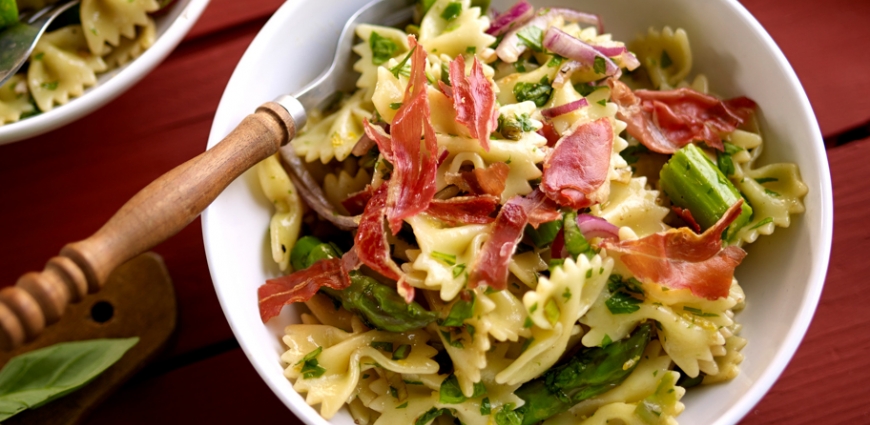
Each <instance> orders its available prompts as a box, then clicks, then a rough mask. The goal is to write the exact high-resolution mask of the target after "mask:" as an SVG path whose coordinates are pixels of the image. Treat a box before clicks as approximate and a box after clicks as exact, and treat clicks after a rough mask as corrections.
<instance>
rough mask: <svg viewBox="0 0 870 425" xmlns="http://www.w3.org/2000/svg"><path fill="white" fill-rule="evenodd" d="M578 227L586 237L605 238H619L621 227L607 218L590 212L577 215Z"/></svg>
mask: <svg viewBox="0 0 870 425" xmlns="http://www.w3.org/2000/svg"><path fill="white" fill-rule="evenodd" d="M577 227H579V228H580V233H583V237H584V238H586V239H592V238H604V239H614V240H616V241H618V240H619V228H618V227H616V225H614V224H611V223H609V222H608V221H607V220H605V219H603V218H601V217H596V216H594V215H590V214H579V215H577Z"/></svg>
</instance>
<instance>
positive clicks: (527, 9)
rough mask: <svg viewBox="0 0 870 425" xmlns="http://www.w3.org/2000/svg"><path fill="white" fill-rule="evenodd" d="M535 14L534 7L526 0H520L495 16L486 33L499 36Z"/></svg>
mask: <svg viewBox="0 0 870 425" xmlns="http://www.w3.org/2000/svg"><path fill="white" fill-rule="evenodd" d="M534 15H535V8H534V7H532V5H531V4H529V2H527V1H526V0H520V1H519V2H517V4H515V5H513V7H511V8H510V9H508V10H507V11H506V12H505V13H502V14H500V15H498V16H496V17H495V18H494V19H493V20H492V24H491V25H490V26H489V28H488V29H487V30H486V33H487V34H489V35H492V36H496V37H498V36H500V35H502V34H504V33H506V32H508V31H510V30H512V29H514V28H516V27H517V26H519V25H522V24H524V23H526V21H528V20H529V19H532V16H534Z"/></svg>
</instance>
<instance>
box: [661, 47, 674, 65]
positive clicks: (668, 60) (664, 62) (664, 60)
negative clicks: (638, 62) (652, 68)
mask: <svg viewBox="0 0 870 425" xmlns="http://www.w3.org/2000/svg"><path fill="white" fill-rule="evenodd" d="M661 64H662V68H670V66H671V65H673V64H674V61H672V60H671V56H670V55H669V54H668V51H667V50H662V58H661Z"/></svg>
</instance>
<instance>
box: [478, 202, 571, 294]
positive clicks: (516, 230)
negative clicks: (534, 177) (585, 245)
mask: <svg viewBox="0 0 870 425" xmlns="http://www.w3.org/2000/svg"><path fill="white" fill-rule="evenodd" d="M547 201H548V200H547V197H546V196H544V195H543V194H541V193H540V192H539V191H538V190H535V191H533V192H532V193H531V194H529V195H528V196H526V197H521V196H515V197H513V198H511V199H510V200H509V201H508V202H507V204H505V205H504V206H502V207H501V211H499V213H498V216H497V217H496V219H495V223H494V225H493V228H492V231H491V233H490V236H489V239H487V240H486V242H484V244H483V247H482V248H481V250H480V253H478V255H477V258H475V260H474V265H473V267H472V268H471V272H470V274H469V276H468V283H469V285H470V286H471V287H472V288H476V287H478V286H481V285H488V286H490V287H492V288H493V289H496V290H502V289H505V288H506V287H507V278H508V264H509V263H510V260H511V257H512V256H513V255H514V252H515V251H516V248H517V243H519V241H520V239H522V237H523V230H524V229H525V227H526V224H529V222H530V218H532V217H536V218H537V219H541V218H542V217H543V216H544V215H545V214H544V211H547V210H549V207H548V205H547ZM556 213H557V214H558V211H557V212H556ZM547 221H551V220H547ZM540 223H541V221H538V224H540Z"/></svg>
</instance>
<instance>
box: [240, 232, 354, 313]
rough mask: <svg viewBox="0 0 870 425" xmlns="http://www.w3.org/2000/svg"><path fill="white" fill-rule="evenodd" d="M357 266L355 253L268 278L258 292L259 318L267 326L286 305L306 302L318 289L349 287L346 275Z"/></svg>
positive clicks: (348, 253)
mask: <svg viewBox="0 0 870 425" xmlns="http://www.w3.org/2000/svg"><path fill="white" fill-rule="evenodd" d="M358 266H359V259H358V258H357V255H356V252H355V250H353V249H351V250H350V251H348V252H347V253H345V254H344V256H342V258H330V259H324V260H320V261H318V262H316V263H314V264H312V265H311V267H308V268H307V269H303V270H297V271H296V272H294V273H291V274H289V275H286V276H281V277H277V278H275V279H269V280H267V281H266V283H265V284H263V285H261V286H260V287H259V288H258V289H257V298H258V299H259V306H260V319H262V320H263V323H266V322H267V321H268V320H269V319H271V318H273V317H275V316H277V315H278V313H280V312H281V308H283V307H284V305H286V304H292V303H295V302H303V301H308V300H310V299H311V297H313V296H314V294H316V293H317V291H318V290H319V289H320V288H321V287H324V286H326V287H329V288H332V289H336V290H342V289H344V288H347V287H348V286H350V277H349V276H348V273H349V272H350V271H351V270H354V269H356V268H357V267H358Z"/></svg>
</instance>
